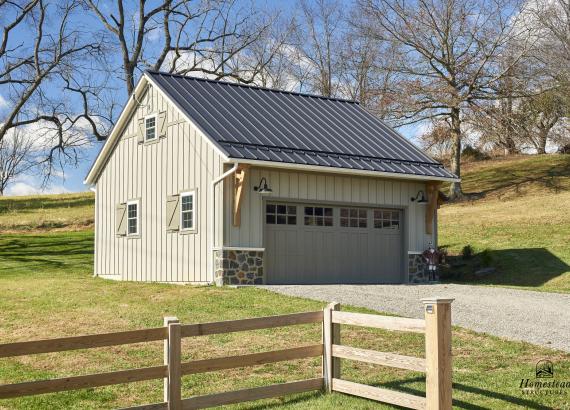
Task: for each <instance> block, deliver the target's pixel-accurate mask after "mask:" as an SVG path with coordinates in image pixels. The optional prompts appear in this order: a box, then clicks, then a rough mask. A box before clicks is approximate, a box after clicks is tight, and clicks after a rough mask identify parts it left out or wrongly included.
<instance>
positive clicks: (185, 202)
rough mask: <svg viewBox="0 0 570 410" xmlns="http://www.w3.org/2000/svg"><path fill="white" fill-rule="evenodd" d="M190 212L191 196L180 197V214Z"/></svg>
mask: <svg viewBox="0 0 570 410" xmlns="http://www.w3.org/2000/svg"><path fill="white" fill-rule="evenodd" d="M190 210H192V196H191V195H186V196H183V197H182V212H185V211H190Z"/></svg>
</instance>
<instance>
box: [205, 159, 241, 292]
mask: <svg viewBox="0 0 570 410" xmlns="http://www.w3.org/2000/svg"><path fill="white" fill-rule="evenodd" d="M238 166H239V164H238V163H235V164H234V166H233V167H231V169H229V170H227V171H226V172H224V173H223V174H222V175H220V176H219V177H217V178H216V179H214V180H213V181H212V186H211V188H210V195H211V196H210V199H211V202H210V203H211V204H212V212H211V213H210V226H211V227H212V231H211V235H210V247H209V248H210V258H211V261H212V271H211V272H210V273H211V274H212V276H211V277H212V283H214V281H215V275H216V267H215V262H216V261H215V260H214V247H215V246H216V243H215V241H216V239H215V238H216V193H215V188H216V185H218V183H220V182H221V181H223V180H224V179H225V178H227V177H229V176H230V175H232V174H233V173H234V172H236V171H237V169H238ZM223 214H224V212H223V210H222V218H223Z"/></svg>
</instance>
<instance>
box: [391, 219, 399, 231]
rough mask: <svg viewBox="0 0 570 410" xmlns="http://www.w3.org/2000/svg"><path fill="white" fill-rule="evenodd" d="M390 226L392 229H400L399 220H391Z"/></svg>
mask: <svg viewBox="0 0 570 410" xmlns="http://www.w3.org/2000/svg"><path fill="white" fill-rule="evenodd" d="M392 227H393V228H394V229H400V222H398V221H392Z"/></svg>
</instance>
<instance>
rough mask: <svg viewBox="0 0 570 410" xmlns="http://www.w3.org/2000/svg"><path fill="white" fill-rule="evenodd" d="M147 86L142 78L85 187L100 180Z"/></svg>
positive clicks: (146, 81) (94, 165) (88, 174)
mask: <svg viewBox="0 0 570 410" xmlns="http://www.w3.org/2000/svg"><path fill="white" fill-rule="evenodd" d="M147 84H148V80H147V78H146V77H145V76H142V77H141V79H140V80H139V82H138V83H137V85H136V87H135V90H134V91H133V93H132V94H131V95H130V96H129V99H128V100H127V103H126V104H125V106H124V107H123V110H122V111H121V114H120V115H119V119H118V120H117V122H116V123H115V125H114V126H113V129H112V130H111V133H110V134H109V136H108V137H107V140H106V141H105V144H104V145H103V148H101V151H99V154H98V155H97V158H95V161H94V162H93V165H91V168H90V169H89V172H88V173H87V176H86V177H85V180H84V181H83V183H84V184H85V185H93V184H96V183H97V179H98V178H99V175H100V173H101V171H102V169H103V167H104V164H105V162H106V160H107V158H108V156H109V155H110V154H111V152H112V151H113V148H114V145H115V142H116V140H117V138H119V137H120V135H121V131H122V130H123V128H124V126H125V125H126V123H127V121H128V120H129V118H130V116H131V113H132V111H133V109H134V108H135V106H136V100H137V98H139V97H140V96H141V94H142V92H143V91H144V89H145V87H146V85H147Z"/></svg>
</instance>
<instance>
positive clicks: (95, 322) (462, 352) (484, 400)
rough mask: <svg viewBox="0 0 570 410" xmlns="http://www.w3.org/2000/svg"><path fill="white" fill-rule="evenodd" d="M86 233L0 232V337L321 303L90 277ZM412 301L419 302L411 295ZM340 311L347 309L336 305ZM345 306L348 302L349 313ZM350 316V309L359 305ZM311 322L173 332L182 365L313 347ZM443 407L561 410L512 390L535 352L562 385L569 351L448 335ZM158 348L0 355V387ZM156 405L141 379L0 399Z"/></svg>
mask: <svg viewBox="0 0 570 410" xmlns="http://www.w3.org/2000/svg"><path fill="white" fill-rule="evenodd" d="M92 241H93V239H92V232H90V231H81V232H51V233H41V234H25V235H24V234H20V235H10V234H4V235H2V236H1V237H0V289H2V297H0V343H6V342H11V341H18V340H29V339H36V338H48V337H49V338H53V337H58V336H67V335H80V334H89V333H100V332H110V331H120V330H128V329H137V328H143V327H154V326H161V325H162V318H163V317H164V316H169V315H175V316H178V317H179V318H180V319H181V321H182V322H183V323H197V322H205V321H218V320H226V319H238V318H246V317H253V316H264V315H275V314H283V313H291V312H301V311H309V310H317V309H321V308H322V307H323V304H322V303H319V302H315V301H309V300H305V299H298V298H291V297H286V296H283V295H278V294H274V293H270V292H268V291H265V290H260V289H254V288H247V289H243V288H242V289H230V288H216V287H192V286H177V285H161V284H144V283H127V282H114V281H105V280H102V279H98V278H93V277H92V275H91V271H92V268H91V266H92V251H93V248H92V246H93V243H92ZM418 303H420V301H418ZM347 309H350V308H347ZM350 310H353V309H350ZM360 311H362V310H361V309H360ZM320 337H321V329H320V326H319V325H303V326H296V327H289V328H283V329H273V330H261V331H252V332H243V333H233V334H227V335H214V336H206V337H198V338H188V339H184V344H183V356H184V360H191V359H198V358H209V357H217V356H227V355H233V354H245V353H248V352H258V351H267V350H273V349H279V348H288V347H294V346H301V345H307V344H313V343H318V342H319V341H320ZM342 340H343V343H344V344H348V345H353V346H358V347H364V348H371V349H376V350H381V351H388V352H396V353H400V354H406V355H413V356H423V337H422V336H421V335H417V334H408V333H398V332H387V331H380V330H368V329H363V328H356V327H350V326H345V327H343V332H342ZM453 356H454V376H453V377H454V379H453V380H454V403H455V407H456V408H460V409H497V408H504V409H516V408H530V409H543V408H559V409H562V408H570V392H568V394H567V395H565V396H559V395H545V396H530V395H523V394H522V393H521V391H520V389H519V384H520V382H521V379H523V378H531V379H534V367H535V364H536V362H537V361H538V360H539V359H543V358H548V359H550V360H551V361H553V362H554V366H555V370H556V377H557V379H559V380H570V355H568V354H564V353H561V352H557V351H552V350H548V349H544V348H540V347H536V346H533V345H530V344H527V343H520V342H508V341H504V340H501V339H499V338H496V337H491V336H487V335H482V334H476V333H474V332H471V331H467V330H464V329H460V328H454V330H453ZM161 362H162V343H161V342H156V343H146V344H136V345H130V346H117V347H112V348H100V349H90V350H83V351H75V352H66V353H53V354H42V355H35V356H22V357H19V358H10V359H0V383H14V382H20V381H25V380H34V379H42V378H53V377H63V376H68V375H79V374H87V373H92V372H102V371H111V370H117V369H124V368H135V367H144V366H151V365H158V364H161ZM320 371H321V369H320V360H318V359H305V360H297V361H292V362H284V363H277V364H271V365H264V366H258V367H252V368H246V369H235V370H227V371H221V372H213V373H205V374H202V375H193V376H187V377H184V386H183V395H184V397H188V396H190V395H198V394H205V393H211V392H219V391H227V390H234V389H239V388H246V387H252V386H261V385H267V384H271V383H278V382H285V381H293V380H299V379H303V378H309V377H318V376H319V375H320ZM343 378H346V379H348V380H353V381H357V382H361V383H367V384H372V385H379V386H385V387H389V388H395V389H399V390H402V391H406V392H410V393H419V394H421V393H423V392H424V385H425V384H424V378H423V375H422V374H418V373H414V372H407V371H403V370H397V369H391V368H384V367H380V366H375V365H368V364H363V363H357V362H349V361H343ZM161 400H162V381H160V380H157V381H150V382H140V383H132V384H127V385H119V386H112V387H103V388H96V389H85V390H79V391H74V392H65V393H55V394H48V395H41V396H35V397H28V398H21V399H15V400H4V401H1V400H0V408H1V409H31V408H34V409H35V408H42V409H44V408H50V409H54V408H55V409H60V408H61V409H63V408H65V409H68V408H75V409H104V408H118V407H126V406H131V405H136V404H143V403H153V402H158V401H161ZM277 407H279V408H288V409H323V408H346V409H371V408H378V409H383V408H392V407H391V406H387V405H381V404H378V403H375V402H372V401H368V400H364V399H358V398H354V397H349V396H346V395H342V394H332V395H323V394H321V393H318V392H317V393H308V394H302V395H295V396H288V397H285V398H279V399H271V400H263V401H258V402H252V403H246V404H241V405H238V406H233V407H232V408H248V409H261V408H277Z"/></svg>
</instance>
